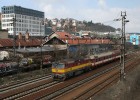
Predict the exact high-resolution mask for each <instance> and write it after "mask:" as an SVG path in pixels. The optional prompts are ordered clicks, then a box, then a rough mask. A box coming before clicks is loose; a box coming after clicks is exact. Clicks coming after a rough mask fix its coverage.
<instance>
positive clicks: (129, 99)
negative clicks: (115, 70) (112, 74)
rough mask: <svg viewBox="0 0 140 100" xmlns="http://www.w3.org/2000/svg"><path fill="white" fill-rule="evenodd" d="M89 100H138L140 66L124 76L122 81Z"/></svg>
mask: <svg viewBox="0 0 140 100" xmlns="http://www.w3.org/2000/svg"><path fill="white" fill-rule="evenodd" d="M90 99H91V100H140V64H139V65H138V66H136V68H135V69H134V70H132V71H130V72H129V73H127V74H126V78H125V80H124V81H118V82H117V84H114V85H113V86H111V87H110V88H107V89H106V90H104V91H103V92H102V93H100V94H98V95H97V96H95V97H94V98H90Z"/></svg>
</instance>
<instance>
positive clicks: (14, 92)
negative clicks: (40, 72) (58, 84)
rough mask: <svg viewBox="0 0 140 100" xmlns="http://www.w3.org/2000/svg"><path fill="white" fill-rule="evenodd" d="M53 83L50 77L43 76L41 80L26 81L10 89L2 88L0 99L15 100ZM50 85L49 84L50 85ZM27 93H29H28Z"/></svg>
mask: <svg viewBox="0 0 140 100" xmlns="http://www.w3.org/2000/svg"><path fill="white" fill-rule="evenodd" d="M51 82H53V80H52V79H51V76H50V75H48V76H45V77H43V78H39V79H36V80H32V81H27V82H25V83H23V84H22V83H21V84H19V85H14V86H13V85H12V86H11V87H7V88H4V89H3V90H2V91H1V92H0V99H6V98H7V100H8V99H9V98H10V99H9V100H11V99H14V98H17V97H19V96H22V95H25V94H26V93H27V91H29V90H30V92H33V91H35V90H37V89H39V88H44V86H47V84H49V83H51ZM50 85H51V84H50ZM28 93H29V92H28Z"/></svg>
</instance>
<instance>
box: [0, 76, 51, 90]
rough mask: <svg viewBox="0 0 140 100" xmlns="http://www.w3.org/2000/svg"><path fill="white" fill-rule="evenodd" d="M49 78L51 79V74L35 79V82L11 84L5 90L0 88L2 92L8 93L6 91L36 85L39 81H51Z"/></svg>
mask: <svg viewBox="0 0 140 100" xmlns="http://www.w3.org/2000/svg"><path fill="white" fill-rule="evenodd" d="M49 78H51V74H49V75H47V76H43V77H39V78H35V79H33V80H28V81H24V82H20V83H18V84H17V83H16V84H11V85H9V86H5V87H3V88H0V92H6V91H9V90H12V89H15V88H17V87H20V86H24V85H26V84H31V83H34V82H37V81H40V80H44V79H49Z"/></svg>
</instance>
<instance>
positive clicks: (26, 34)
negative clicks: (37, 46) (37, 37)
mask: <svg viewBox="0 0 140 100" xmlns="http://www.w3.org/2000/svg"><path fill="white" fill-rule="evenodd" d="M25 39H26V40H29V33H28V32H27V33H25Z"/></svg>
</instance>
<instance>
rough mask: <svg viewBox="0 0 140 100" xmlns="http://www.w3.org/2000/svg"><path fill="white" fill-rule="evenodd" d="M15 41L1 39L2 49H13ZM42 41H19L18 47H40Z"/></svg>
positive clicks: (0, 45)
mask: <svg viewBox="0 0 140 100" xmlns="http://www.w3.org/2000/svg"><path fill="white" fill-rule="evenodd" d="M13 43H14V41H13V40H12V39H0V47H12V46H13ZM40 44H41V41H40V40H39V39H29V40H24V39H17V40H16V46H19V45H20V46H40Z"/></svg>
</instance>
